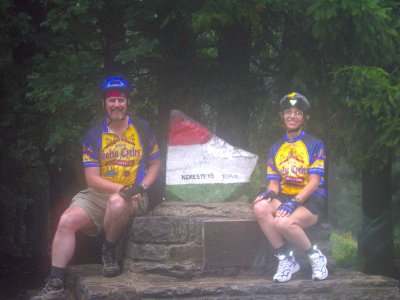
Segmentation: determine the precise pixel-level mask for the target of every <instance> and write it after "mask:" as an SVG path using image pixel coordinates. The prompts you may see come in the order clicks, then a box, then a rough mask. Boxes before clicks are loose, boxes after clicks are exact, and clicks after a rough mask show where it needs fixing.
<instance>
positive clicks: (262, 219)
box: [254, 200, 285, 249]
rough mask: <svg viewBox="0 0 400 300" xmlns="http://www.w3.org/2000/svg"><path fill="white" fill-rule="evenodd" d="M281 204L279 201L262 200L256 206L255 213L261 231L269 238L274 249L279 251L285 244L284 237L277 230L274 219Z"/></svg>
mask: <svg viewBox="0 0 400 300" xmlns="http://www.w3.org/2000/svg"><path fill="white" fill-rule="evenodd" d="M280 204H281V203H280V202H279V201H278V200H272V201H271V202H268V201H267V200H261V201H259V202H257V203H255V204H254V213H255V215H256V218H257V222H258V224H259V225H260V227H261V230H262V231H263V233H264V234H265V236H266V237H267V239H268V241H269V242H270V243H271V245H272V247H273V248H274V249H278V248H280V247H282V246H283V245H284V244H285V240H284V237H283V236H282V234H281V233H280V232H279V231H278V229H277V228H275V224H274V219H275V213H276V210H277V208H278V207H279V205H280Z"/></svg>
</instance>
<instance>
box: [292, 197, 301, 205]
mask: <svg viewBox="0 0 400 300" xmlns="http://www.w3.org/2000/svg"><path fill="white" fill-rule="evenodd" d="M292 200H293V201H294V202H296V204H297V205H301V201H300V199H299V198H297V197H294V198H292Z"/></svg>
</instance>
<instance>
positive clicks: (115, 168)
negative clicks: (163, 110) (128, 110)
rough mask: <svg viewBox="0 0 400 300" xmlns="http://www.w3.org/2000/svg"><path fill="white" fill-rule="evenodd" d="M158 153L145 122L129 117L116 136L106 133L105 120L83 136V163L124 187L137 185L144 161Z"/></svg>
mask: <svg viewBox="0 0 400 300" xmlns="http://www.w3.org/2000/svg"><path fill="white" fill-rule="evenodd" d="M159 156H160V152H159V148H158V144H157V141H156V138H155V136H154V133H153V131H152V130H151V128H150V126H149V124H148V123H147V122H145V121H143V120H141V119H139V118H135V120H134V119H133V117H132V116H130V117H129V123H128V128H127V129H126V130H125V132H124V133H123V135H122V137H121V138H119V137H118V135H117V134H115V133H112V132H109V130H108V127H107V122H106V119H104V121H103V123H102V125H97V126H94V127H92V128H91V129H89V131H88V132H87V133H86V135H85V137H84V139H83V166H84V167H85V168H88V167H99V168H100V176H101V177H103V178H105V179H107V180H110V181H112V182H116V183H120V184H123V185H125V186H128V185H131V184H140V183H141V182H142V180H143V178H144V176H145V172H146V161H147V160H153V159H156V158H158V157H159Z"/></svg>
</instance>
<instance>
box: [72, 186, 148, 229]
mask: <svg viewBox="0 0 400 300" xmlns="http://www.w3.org/2000/svg"><path fill="white" fill-rule="evenodd" d="M109 198H110V194H106V193H101V192H98V191H96V190H95V189H93V188H88V189H86V190H83V191H80V192H79V193H78V194H76V195H75V196H74V198H72V202H71V206H78V207H81V208H83V209H84V210H85V211H86V212H87V214H88V215H89V217H90V218H91V219H92V221H93V223H94V224H95V227H90V228H84V229H82V232H84V233H85V234H87V235H88V236H96V235H98V234H99V233H100V232H102V230H103V220H104V214H105V211H106V208H107V202H108V199H109ZM142 199H143V200H142V201H138V202H137V206H136V209H135V212H134V216H141V215H144V214H145V213H146V211H147V208H148V206H149V197H148V196H147V194H145V195H144V197H142Z"/></svg>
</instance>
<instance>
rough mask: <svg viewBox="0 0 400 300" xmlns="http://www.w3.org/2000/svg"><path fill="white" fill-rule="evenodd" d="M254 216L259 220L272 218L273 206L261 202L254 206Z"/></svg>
mask: <svg viewBox="0 0 400 300" xmlns="http://www.w3.org/2000/svg"><path fill="white" fill-rule="evenodd" d="M253 210H254V214H255V216H256V218H257V219H264V218H267V217H268V216H272V211H271V205H270V203H268V202H267V201H259V202H257V203H255V204H254V206H253Z"/></svg>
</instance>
